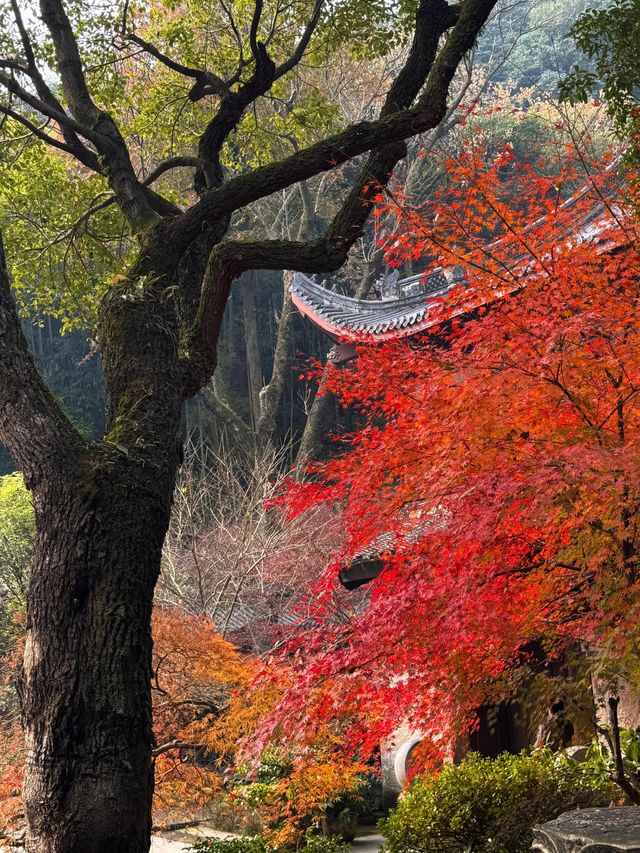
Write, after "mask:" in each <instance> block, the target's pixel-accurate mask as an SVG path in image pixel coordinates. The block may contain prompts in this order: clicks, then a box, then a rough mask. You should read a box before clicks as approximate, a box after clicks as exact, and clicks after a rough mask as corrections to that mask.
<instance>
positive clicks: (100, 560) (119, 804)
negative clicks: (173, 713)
mask: <svg viewBox="0 0 640 853" xmlns="http://www.w3.org/2000/svg"><path fill="white" fill-rule="evenodd" d="M170 467H171V466H170ZM174 470H175V466H174ZM158 474H159V472H158V471H157V470H151V469H148V468H147V469H145V468H144V467H141V466H140V465H139V464H137V463H136V462H135V461H132V460H130V459H128V458H127V457H126V456H125V455H124V454H123V453H121V452H119V451H118V450H117V449H116V450H115V452H114V451H110V452H109V451H107V452H104V453H102V452H101V453H99V454H96V455H91V456H90V457H88V458H86V459H85V460H83V463H82V465H81V466H80V468H79V470H77V471H76V472H75V476H74V477H73V478H71V479H70V480H69V481H68V482H65V483H62V484H60V483H55V482H54V483H50V484H48V485H47V487H46V489H45V490H41V491H40V492H39V494H38V501H37V503H36V508H37V513H36V522H37V541H36V554H35V563H34V567H33V573H32V578H31V587H30V591H29V601H28V623H27V629H28V630H27V640H26V648H25V655H24V667H23V676H22V690H21V693H22V697H21V698H22V716H23V725H24V730H25V739H26V772H25V781H24V800H25V810H26V815H27V821H28V835H27V850H28V851H30V853H80V851H83V853H143V851H144V853H146V851H148V849H149V836H150V831H151V799H152V794H153V765H152V757H151V751H152V748H153V745H154V744H153V735H152V718H151V698H150V683H151V675H152V671H151V647H152V642H151V630H150V621H151V607H152V600H153V590H154V586H155V582H156V579H157V577H158V573H159V569H160V554H161V548H162V542H163V539H164V535H165V532H166V529H167V525H168V520H169V512H170V506H171V497H172V492H173V471H171V470H168V469H165V470H164V471H163V472H161V474H160V476H158ZM125 519H126V522H125Z"/></svg>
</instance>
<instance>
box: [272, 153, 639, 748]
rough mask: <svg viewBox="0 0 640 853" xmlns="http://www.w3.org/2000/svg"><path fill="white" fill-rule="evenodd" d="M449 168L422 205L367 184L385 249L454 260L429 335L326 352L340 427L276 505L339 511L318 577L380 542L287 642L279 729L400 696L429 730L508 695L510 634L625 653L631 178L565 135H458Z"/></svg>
mask: <svg viewBox="0 0 640 853" xmlns="http://www.w3.org/2000/svg"><path fill="white" fill-rule="evenodd" d="M584 166H588V167H589V168H588V171H587V173H586V174H585V171H584V168H583V167H584ZM447 172H448V178H449V180H448V181H447V183H446V185H445V186H444V187H443V189H442V191H441V192H440V194H439V195H438V196H437V197H436V198H435V199H434V200H433V201H430V202H429V203H428V204H427V205H425V206H424V207H423V208H422V209H420V210H414V209H408V208H407V207H406V206H405V205H404V204H403V202H402V201H401V200H398V199H394V198H389V197H385V198H384V199H380V204H381V209H383V210H386V211H389V210H393V212H394V213H395V214H396V216H397V219H398V227H397V229H396V233H395V234H394V235H393V237H392V239H390V240H389V242H388V257H389V259H390V261H391V262H392V263H397V264H399V263H400V262H401V261H402V260H404V259H405V258H407V257H410V258H412V259H414V260H417V259H423V260H424V259H431V261H432V263H433V264H434V265H437V264H441V265H442V266H444V267H453V266H459V267H461V268H462V269H463V270H465V273H466V276H465V281H464V282H463V284H461V285H460V286H458V287H456V288H455V289H454V290H453V291H452V292H450V293H449V294H448V295H447V296H446V297H445V298H443V299H441V300H440V301H439V303H438V304H436V305H433V306H432V307H431V309H430V310H431V311H432V316H433V321H434V326H433V328H432V329H431V331H430V334H429V335H428V336H425V337H424V338H423V339H422V340H416V339H415V338H413V339H403V340H399V341H395V342H394V341H391V342H388V343H384V344H382V345H380V344H379V343H375V342H371V341H366V340H362V341H360V343H359V346H358V358H357V360H356V361H355V362H352V363H351V366H350V367H349V368H348V369H342V370H339V369H336V370H334V372H333V374H332V377H331V379H330V381H329V387H330V388H331V389H332V390H333V391H334V393H335V394H337V395H338V396H339V397H340V398H341V400H342V401H343V403H344V404H346V405H349V406H351V407H353V408H355V409H357V410H358V412H359V413H360V417H361V420H362V424H363V425H362V428H361V429H359V430H358V431H357V432H356V433H355V434H352V435H346V436H340V437H339V441H340V442H341V443H342V450H343V452H342V453H341V454H338V455H337V456H336V458H334V459H332V460H330V461H329V462H327V463H326V464H324V465H320V466H317V467H316V468H315V469H314V472H313V474H314V476H313V477H312V478H311V481H310V482H307V483H305V484H302V485H297V486H294V487H292V488H291V489H290V491H289V493H288V495H287V500H288V501H289V505H290V507H291V510H292V511H293V512H300V511H304V510H305V509H306V508H307V507H309V506H311V505H315V504H317V503H319V502H328V503H330V504H332V505H334V506H335V507H336V508H338V509H339V511H340V512H341V513H342V519H343V523H344V528H345V531H346V533H347V539H348V542H347V546H346V548H345V550H344V551H343V552H342V553H341V554H339V555H338V558H337V559H336V561H335V563H334V564H332V565H331V566H330V567H329V568H328V569H327V571H326V573H325V575H324V578H323V580H322V582H321V584H320V586H319V588H318V589H317V590H316V591H315V594H316V597H317V598H320V597H321V596H322V595H323V594H327V595H328V594H329V592H330V590H331V589H332V588H333V587H334V586H335V583H336V573H337V570H338V569H339V568H340V567H341V566H343V565H345V564H348V563H349V562H350V561H352V560H353V559H355V558H357V555H358V554H359V553H361V552H362V551H363V549H365V548H372V549H373V550H374V551H376V550H377V551H378V552H379V553H380V556H381V557H382V558H383V559H384V569H383V571H382V572H381V574H380V575H379V576H378V577H377V579H375V581H373V583H372V584H371V585H370V587H369V589H370V596H369V601H368V605H367V606H366V607H365V608H363V609H362V610H361V612H359V613H356V614H354V618H353V619H352V620H351V621H350V622H349V623H348V624H346V625H342V626H338V625H335V624H332V623H331V621H330V620H326V621H324V622H322V619H321V616H320V615H319V617H318V628H317V630H316V631H315V632H312V634H311V635H309V636H308V637H306V638H305V640H304V650H303V651H302V650H301V649H300V646H298V647H297V649H296V656H295V657H293V658H290V659H289V660H288V664H289V666H290V667H291V668H292V669H293V670H294V672H295V678H292V687H291V688H290V690H289V691H288V692H287V694H286V695H285V696H284V698H283V700H282V702H281V705H280V708H279V710H278V713H277V716H278V717H279V718H280V720H281V722H282V725H284V726H285V727H288V729H289V731H290V732H291V733H292V736H293V733H294V732H295V730H296V727H298V728H299V727H301V726H302V727H304V726H306V725H307V724H308V723H307V721H308V720H309V719H310V718H311V719H313V720H314V721H315V722H314V725H317V724H318V721H319V720H329V719H330V718H331V717H332V715H334V714H335V713H336V711H337V709H339V710H340V712H341V713H343V714H344V713H350V714H353V716H354V718H355V719H359V720H361V721H363V723H362V724H361V725H360V726H354V727H353V728H352V731H351V735H350V739H349V744H350V746H351V747H352V748H353V749H364V750H366V749H370V748H371V746H372V745H373V743H375V741H376V740H377V738H378V737H379V736H380V734H384V733H385V732H388V731H389V730H390V729H391V728H393V726H394V725H396V724H397V723H398V722H400V721H402V720H406V719H411V720H412V722H413V724H414V726H416V727H419V728H420V729H422V731H423V732H424V733H425V735H426V736H427V737H429V736H431V740H432V743H433V744H434V745H435V746H436V752H439V753H442V752H446V751H447V750H448V749H451V747H452V743H453V741H454V740H455V737H456V734H457V733H459V732H460V731H461V730H462V729H463V728H464V727H466V726H467V725H468V724H469V723H470V721H472V720H473V719H474V712H475V709H476V708H477V707H478V706H480V705H481V704H483V703H486V702H497V701H499V700H501V699H503V698H506V697H507V696H508V695H510V691H511V690H512V689H513V688H512V684H511V680H510V678H509V674H510V673H512V672H514V671H515V670H516V669H517V668H518V667H519V666H520V665H522V664H523V663H524V662H525V661H526V649H527V648H528V644H529V643H530V642H531V641H534V640H535V641H538V640H540V639H542V640H543V641H544V645H545V649H546V652H547V654H548V655H550V656H554V655H559V654H561V653H562V651H563V650H564V649H567V648H568V647H570V646H572V647H573V646H575V644H576V643H578V644H579V645H580V647H581V648H589V649H590V650H591V652H590V653H591V654H593V655H594V657H595V656H597V655H599V656H600V659H607V660H609V661H611V660H614V661H622V660H626V661H631V660H633V659H634V658H635V656H636V651H635V649H636V639H637V624H638V615H639V611H640V584H639V564H638V546H639V544H640V540H639V539H638V536H639V532H638V522H639V521H640V516H639V510H640V454H639V453H638V445H639V442H640V399H639V397H638V392H639V391H640V328H639V326H638V319H637V318H638V308H639V307H640V306H639V297H640V290H639V288H638V273H639V271H640V251H639V247H638V240H637V219H636V215H635V212H634V211H635V208H634V204H633V199H631V200H627V201H626V202H623V201H622V200H621V199H620V198H619V195H620V193H619V192H618V191H617V189H618V188H619V186H620V180H621V179H620V175H619V174H618V172H617V171H616V169H614V168H613V167H612V164H611V163H610V161H609V162H605V163H598V164H588V163H587V162H586V160H585V158H584V155H580V156H576V153H575V152H574V151H571V152H569V151H567V152H564V154H563V156H562V157H561V158H560V159H559V160H558V161H557V162H556V163H554V164H550V163H549V162H544V161H543V159H542V158H540V160H539V162H537V163H536V162H533V163H529V164H526V165H518V164H517V163H515V162H514V157H513V154H512V152H511V151H510V150H509V149H508V148H507V149H505V150H502V151H501V152H500V153H499V154H498V155H497V156H495V155H490V154H489V153H488V152H487V151H486V150H485V149H484V148H483V146H482V145H481V144H478V143H476V142H474V141H472V142H471V143H470V144H469V145H468V146H467V147H466V148H465V149H464V150H463V152H462V154H461V155H460V156H459V157H458V158H457V159H455V160H453V159H452V160H450V161H448V162H447ZM589 174H591V177H589ZM581 188H582V189H581ZM568 199H570V203H565V202H567V200H568ZM381 532H384V533H385V536H384V537H383V538H382V539H381V538H380V534H381ZM290 651H293V648H292V647H290ZM299 709H304V710H303V711H299V712H298V713H296V711H298V710H299Z"/></svg>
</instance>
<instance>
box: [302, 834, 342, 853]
mask: <svg viewBox="0 0 640 853" xmlns="http://www.w3.org/2000/svg"><path fill="white" fill-rule="evenodd" d="M302 849H303V850H304V853H349V850H350V849H351V845H350V844H348V843H347V842H346V841H341V840H340V839H339V838H337V837H336V836H335V835H331V836H326V835H307V836H306V839H305V845H304V847H303V848H302Z"/></svg>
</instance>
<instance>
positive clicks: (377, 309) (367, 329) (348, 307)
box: [290, 160, 619, 361]
mask: <svg viewBox="0 0 640 853" xmlns="http://www.w3.org/2000/svg"><path fill="white" fill-rule="evenodd" d="M618 163H619V160H616V161H614V162H613V163H612V164H611V165H610V166H609V168H608V169H607V172H609V171H612V170H613V168H615V167H617V165H618ZM592 189H593V184H592V183H589V184H587V185H586V186H585V187H583V188H581V189H580V190H578V192H576V193H575V194H574V195H573V196H571V198H569V199H567V201H565V202H564V203H563V204H562V205H561V209H565V210H566V209H567V208H571V207H572V206H573V205H575V203H576V202H577V201H578V200H580V199H581V198H583V197H584V196H585V194H586V193H588V192H589V191H590V190H592ZM618 190H619V185H614V186H613V188H611V189H610V193H611V195H613V194H615V193H617V191H618ZM617 213H619V208H617V207H614V208H612V207H611V204H610V201H608V200H605V198H603V196H602V195H599V196H598V197H597V198H595V199H594V201H593V205H592V206H591V207H590V208H589V209H588V211H586V213H585V214H581V218H580V220H579V221H576V222H573V223H572V224H571V226H570V228H569V229H568V230H566V232H565V233H564V234H559V235H558V239H559V240H571V241H572V242H574V243H575V242H584V241H587V240H589V241H591V240H595V241H596V242H597V243H600V244H602V245H599V247H598V251H606V243H605V242H604V241H603V240H602V238H601V237H600V235H601V234H602V232H604V231H606V230H607V229H608V228H609V227H610V224H611V220H612V218H613V216H614V215H616V214H617ZM537 225H539V222H536V223H533V225H531V226H530V228H534V227H536V226H537ZM491 248H492V244H488V245H487V250H490V249H491ZM529 262H530V258H529V257H528V256H527V255H525V254H523V255H522V257H521V258H514V259H513V269H514V270H515V271H516V273H517V275H516V276H514V278H515V279H516V280H518V279H522V278H526V274H527V272H528V270H529V269H530V263H529ZM519 266H520V267H521V272H520V271H519V269H518V268H519ZM460 285H464V286H465V287H468V288H469V289H470V291H472V290H473V277H472V276H468V275H465V271H464V270H463V269H462V267H459V266H457V267H450V268H443V267H436V268H434V269H433V270H432V271H431V272H428V271H427V272H423V273H419V274H417V275H413V276H409V277H408V278H399V274H398V272H397V271H396V272H393V273H391V274H390V275H388V276H386V277H384V278H383V279H381V280H379V281H378V282H376V285H375V288H376V290H377V291H378V292H379V293H380V298H379V299H354V298H353V297H350V296H345V295H344V294H342V293H338V292H336V291H335V290H331V289H329V288H328V287H326V286H325V284H324V283H322V284H319V283H317V282H315V281H313V279H311V278H309V277H308V276H306V275H304V274H303V273H300V272H296V273H295V274H294V276H293V282H292V284H291V288H290V290H291V299H292V301H293V304H294V305H295V306H296V308H297V309H298V311H299V312H300V313H301V314H302V315H303V316H305V317H308V318H309V319H310V320H311V321H312V322H313V323H314V324H315V325H316V326H318V327H319V328H320V329H322V330H323V331H325V332H326V333H327V334H328V335H329V337H331V338H332V339H333V340H334V341H344V340H355V339H357V338H358V337H363V336H364V337H367V336H372V337H373V339H374V340H380V341H383V340H388V339H392V338H402V337H408V336H412V335H416V334H418V333H420V332H424V331H426V330H427V329H429V328H430V327H432V326H434V325H437V323H438V322H439V319H440V320H441V315H439V312H437V311H436V310H435V308H436V305H438V304H439V303H440V301H441V298H442V297H443V296H445V295H446V294H447V293H448V292H449V291H450V290H452V289H453V288H454V287H456V286H458V287H459V286H460ZM519 286H520V285H519V284H514V287H513V288H512V289H513V290H515V289H516V288H517V287H519ZM470 295H471V294H470ZM470 301H471V302H473V300H470ZM492 301H493V300H492ZM462 311H464V308H461V309H460V313H461V312H462ZM438 315H439V316H438ZM346 350H349V351H348V352H347V351H346ZM353 354H355V350H354V349H353V346H351V347H350V348H349V345H347V347H346V348H345V353H344V354H342V355H341V354H337V356H336V360H338V361H341V360H347V359H348V358H351V357H352V356H353Z"/></svg>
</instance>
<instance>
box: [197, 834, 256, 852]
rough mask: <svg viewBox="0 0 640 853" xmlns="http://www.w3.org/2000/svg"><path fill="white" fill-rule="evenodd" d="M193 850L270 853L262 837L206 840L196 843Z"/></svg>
mask: <svg viewBox="0 0 640 853" xmlns="http://www.w3.org/2000/svg"><path fill="white" fill-rule="evenodd" d="M190 849H191V850H197V851H198V853H269V849H268V847H267V846H266V844H265V843H264V841H263V840H262V838H260V837H256V838H224V839H218V838H206V839H203V840H202V841H196V843H195V844H194V845H193V847H191V848H190Z"/></svg>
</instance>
